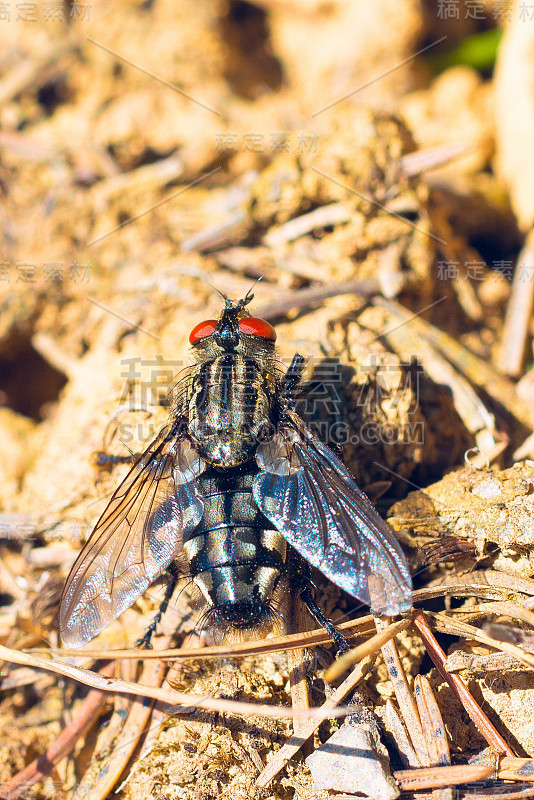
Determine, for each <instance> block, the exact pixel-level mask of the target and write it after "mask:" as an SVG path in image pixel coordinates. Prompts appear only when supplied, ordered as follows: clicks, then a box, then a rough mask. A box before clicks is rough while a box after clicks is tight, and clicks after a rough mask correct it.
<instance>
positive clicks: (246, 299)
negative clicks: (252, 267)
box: [239, 275, 263, 308]
mask: <svg viewBox="0 0 534 800" xmlns="http://www.w3.org/2000/svg"><path fill="white" fill-rule="evenodd" d="M261 280H263V275H260V277H259V278H256V280H255V281H254V283H253V284H252V286H251V287H250V289H249V290H248V292H247V293H246V295H245V296H244V297H243V299H242V300H240V301H239V305H240V306H241V308H243V306H248V304H249V303H250V302H252V300H253V299H254V294H253V292H252V290H253V289H254V287H255V286H256V284H257V283H259V282H260V281H261Z"/></svg>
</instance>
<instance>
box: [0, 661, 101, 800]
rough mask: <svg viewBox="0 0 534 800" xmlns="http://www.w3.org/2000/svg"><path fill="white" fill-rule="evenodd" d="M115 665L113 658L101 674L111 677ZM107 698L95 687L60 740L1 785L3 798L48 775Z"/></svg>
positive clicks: (7, 798) (92, 723) (0, 797)
mask: <svg viewBox="0 0 534 800" xmlns="http://www.w3.org/2000/svg"><path fill="white" fill-rule="evenodd" d="M114 666H115V664H114V662H113V661H112V662H110V663H109V664H106V665H105V666H104V667H102V669H101V670H100V675H102V676H103V677H106V678H109V677H111V676H112V675H113V670H114ZM106 702H107V698H106V696H105V694H104V693H103V692H101V691H100V690H98V689H91V691H90V692H89V693H88V695H87V697H86V698H85V700H84V701H83V703H82V707H81V709H80V711H79V712H78V714H76V716H75V717H74V719H73V720H72V722H71V724H70V725H69V726H68V727H67V728H65V730H64V731H62V733H60V735H59V736H58V738H57V739H56V741H55V742H54V743H53V744H51V745H50V747H48V748H47V749H46V750H45V752H44V753H43V754H42V755H40V756H39V757H38V758H36V759H34V760H33V761H32V762H31V763H30V764H28V766H27V767H25V768H24V769H23V770H21V772H18V773H17V774H16V775H14V776H13V778H11V780H10V781H9V782H8V783H5V784H4V785H3V786H1V787H0V800H10V798H14V797H19V796H22V792H23V791H26V790H27V789H28V788H29V787H30V786H32V785H33V784H34V783H37V781H40V780H42V779H43V778H45V777H46V776H47V775H48V774H49V773H50V772H51V771H52V770H53V769H54V766H55V765H56V764H57V763H58V762H59V761H61V759H63V758H65V756H67V755H68V754H69V753H70V752H71V751H72V750H73V748H74V746H75V744H76V742H77V741H78V739H79V738H80V737H82V736H85V734H86V733H87V731H88V730H89V729H90V728H91V727H92V726H93V725H94V723H95V722H96V721H97V719H98V717H99V716H100V712H101V710H102V706H104V704H105V703H106Z"/></svg>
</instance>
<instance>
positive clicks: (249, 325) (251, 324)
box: [239, 317, 276, 342]
mask: <svg viewBox="0 0 534 800" xmlns="http://www.w3.org/2000/svg"><path fill="white" fill-rule="evenodd" d="M239 330H240V331H241V333H246V334H248V335H249V336H260V337H261V338H262V339H270V340H271V342H275V341H276V331H275V329H274V328H273V326H272V325H271V324H270V323H269V322H266V321H265V320H264V319H259V318H258V317H245V318H244V319H240V320H239Z"/></svg>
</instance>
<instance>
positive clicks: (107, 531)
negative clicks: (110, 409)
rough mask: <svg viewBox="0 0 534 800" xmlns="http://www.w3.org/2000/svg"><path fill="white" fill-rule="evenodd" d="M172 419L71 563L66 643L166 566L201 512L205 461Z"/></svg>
mask: <svg viewBox="0 0 534 800" xmlns="http://www.w3.org/2000/svg"><path fill="white" fill-rule="evenodd" d="M182 430H183V424H182V422H181V421H180V420H177V421H175V422H173V423H171V424H169V425H168V426H167V427H166V428H165V429H164V430H163V431H162V432H161V433H160V434H159V436H158V437H157V438H156V439H155V440H154V441H153V442H152V444H151V445H150V446H149V447H148V448H147V450H146V451H145V453H144V454H143V455H142V456H141V457H140V458H139V459H138V460H137V461H136V463H135V464H134V465H133V467H132V469H131V470H130V472H129V473H128V475H127V476H126V478H125V479H124V480H123V482H122V483H121V484H120V486H119V487H118V489H117V490H116V491H115V493H114V494H113V496H112V498H111V500H110V502H109V504H108V506H107V508H106V510H105V511H104V513H103V514H102V516H101V517H100V519H99V520H98V522H97V524H96V526H95V529H94V531H93V532H92V534H91V536H90V537H89V539H88V540H87V542H86V544H85V545H84V547H83V549H82V551H81V552H80V554H79V556H78V558H77V559H76V561H75V562H74V565H73V567H72V569H71V572H70V574H69V577H68V578H67V582H66V584H65V588H64V589H63V594H62V596H61V602H60V608H59V629H60V633H61V638H62V640H63V642H64V643H65V644H66V645H68V646H69V647H80V646H82V645H84V644H86V642H88V641H89V640H90V639H92V638H93V636H96V634H97V633H99V632H100V631H101V630H102V629H103V628H105V627H106V625H108V624H109V623H110V622H111V620H113V619H115V618H116V617H118V616H119V614H121V613H122V612H123V611H124V610H125V609H127V608H129V606H131V605H132V603H133V602H134V601H135V600H136V599H137V598H138V597H139V596H140V595H141V594H142V593H143V592H144V591H145V589H147V587H148V586H149V585H150V584H151V583H153V582H154V581H155V580H156V578H158V577H159V576H160V575H161V574H162V573H163V572H164V571H165V569H166V567H168V565H169V564H170V562H171V561H172V560H173V558H174V557H175V555H176V554H177V553H178V552H179V551H180V549H181V546H182V537H183V533H184V532H185V531H189V530H192V529H193V528H194V527H195V526H196V525H197V524H198V523H199V521H200V519H201V517H202V513H203V508H204V504H203V500H202V497H201V496H200V494H199V492H198V490H197V488H196V485H195V478H196V477H197V475H199V474H200V473H201V472H202V470H203V469H204V464H203V462H202V461H201V460H200V458H199V457H198V455H197V454H196V452H195V451H194V450H193V448H192V447H191V445H190V443H189V441H188V440H187V439H185V438H184V437H183V434H182V432H181V431H182Z"/></svg>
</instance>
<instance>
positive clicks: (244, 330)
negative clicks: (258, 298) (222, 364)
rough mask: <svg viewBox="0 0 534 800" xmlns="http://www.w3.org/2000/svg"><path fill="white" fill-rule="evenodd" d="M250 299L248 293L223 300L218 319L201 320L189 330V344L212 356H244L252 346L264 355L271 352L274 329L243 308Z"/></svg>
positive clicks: (197, 350)
mask: <svg viewBox="0 0 534 800" xmlns="http://www.w3.org/2000/svg"><path fill="white" fill-rule="evenodd" d="M253 298H254V295H253V294H251V293H250V292H248V293H247V294H246V295H245V297H243V298H241V299H240V300H229V299H228V298H227V297H225V301H224V307H223V310H222V311H221V314H220V316H219V318H218V319H207V320H204V322H200V323H199V324H198V325H195V327H194V328H193V330H192V331H191V333H190V335H189V342H190V344H192V345H193V347H194V348H195V351H196V352H197V353H199V354H201V353H202V352H204V351H208V352H210V355H212V356H217V355H222V354H225V353H237V352H241V351H242V352H243V354H246V353H247V351H248V350H249V349H250V347H251V346H254V344H256V345H260V347H261V348H262V349H265V350H266V352H267V353H269V352H274V343H275V341H276V331H275V329H274V328H273V326H272V325H271V324H270V323H269V322H266V321H265V320H263V319H259V318H258V317H252V316H251V315H250V314H249V312H248V311H247V309H246V306H247V305H248V304H249V303H250V302H251V300H252V299H253Z"/></svg>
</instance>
